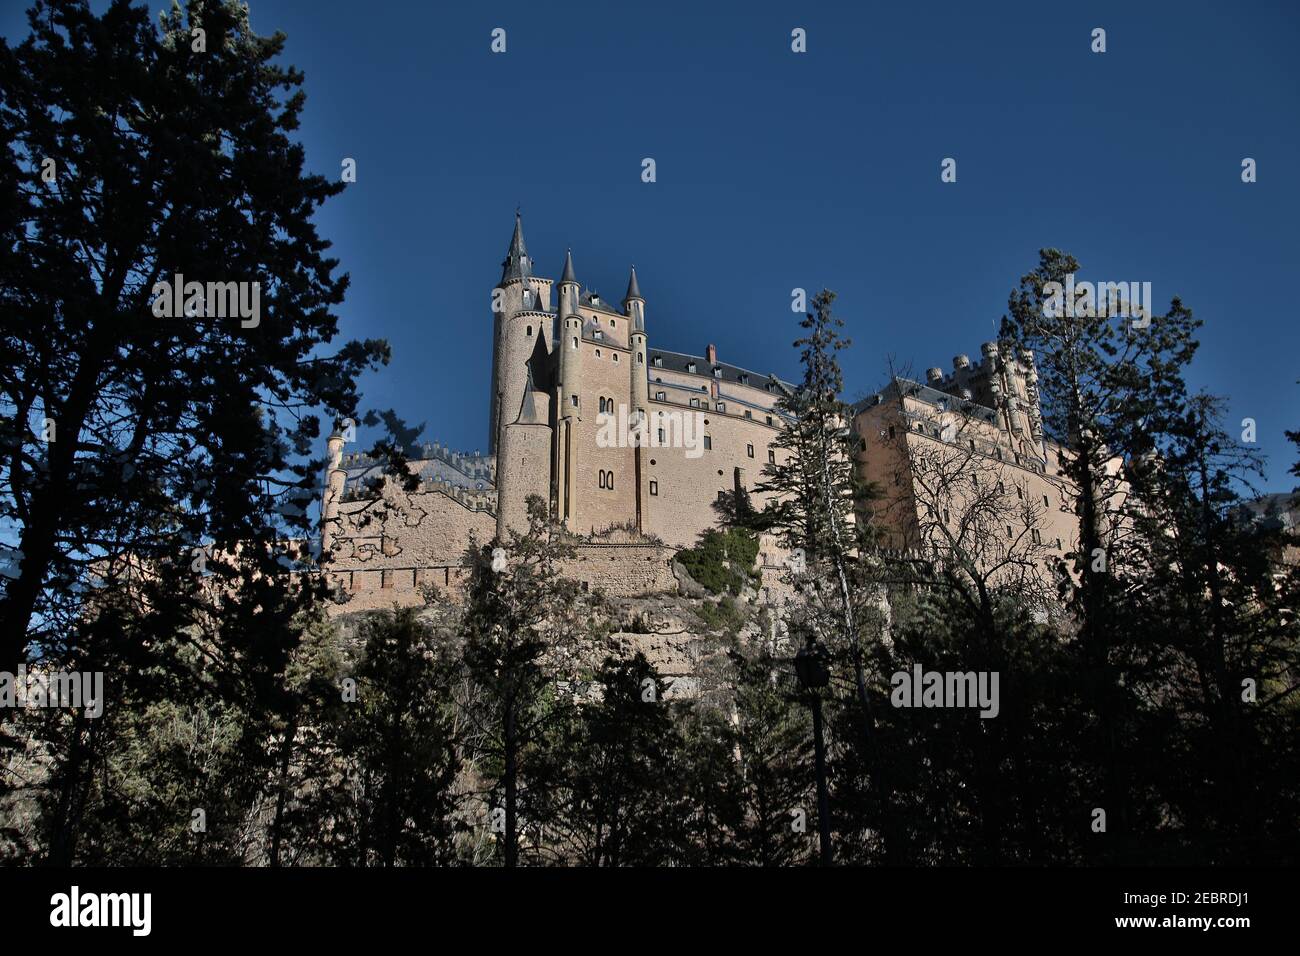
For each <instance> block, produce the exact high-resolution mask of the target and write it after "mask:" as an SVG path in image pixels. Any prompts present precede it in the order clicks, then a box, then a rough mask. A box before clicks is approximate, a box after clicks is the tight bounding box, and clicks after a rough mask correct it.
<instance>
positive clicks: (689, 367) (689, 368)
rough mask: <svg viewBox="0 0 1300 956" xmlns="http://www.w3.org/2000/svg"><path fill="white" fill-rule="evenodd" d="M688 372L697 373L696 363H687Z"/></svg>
mask: <svg viewBox="0 0 1300 956" xmlns="http://www.w3.org/2000/svg"><path fill="white" fill-rule="evenodd" d="M686 371H688V372H694V371H695V363H694V362H687V363H686Z"/></svg>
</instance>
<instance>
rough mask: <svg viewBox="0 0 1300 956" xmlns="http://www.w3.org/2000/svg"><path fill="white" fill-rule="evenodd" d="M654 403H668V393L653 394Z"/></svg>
mask: <svg viewBox="0 0 1300 956" xmlns="http://www.w3.org/2000/svg"><path fill="white" fill-rule="evenodd" d="M655 401H659V402H666V401H668V393H667V392H655Z"/></svg>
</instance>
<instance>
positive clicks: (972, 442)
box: [970, 438, 975, 451]
mask: <svg viewBox="0 0 1300 956" xmlns="http://www.w3.org/2000/svg"><path fill="white" fill-rule="evenodd" d="M970 450H971V451H974V450H975V439H973V438H972V439H971V440H970Z"/></svg>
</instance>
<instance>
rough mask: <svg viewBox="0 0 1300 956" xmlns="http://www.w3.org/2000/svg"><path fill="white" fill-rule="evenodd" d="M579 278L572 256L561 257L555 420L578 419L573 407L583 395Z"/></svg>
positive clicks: (578, 413)
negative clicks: (558, 359) (557, 395)
mask: <svg viewBox="0 0 1300 956" xmlns="http://www.w3.org/2000/svg"><path fill="white" fill-rule="evenodd" d="M578 295H579V286H578V276H577V274H576V273H575V272H574V270H573V252H572V251H569V252H566V253H565V254H564V272H563V273H562V274H561V275H560V296H559V303H558V308H559V320H560V321H559V327H560V342H559V349H560V363H559V364H560V387H559V402H560V407H559V408H557V409H556V410H555V417H556V419H557V420H558V419H561V418H564V417H566V416H569V415H573V416H575V417H580V415H581V409H580V408H579V407H578V406H577V405H574V404H573V399H574V398H575V397H580V396H581V395H582V316H581V315H579V313H578Z"/></svg>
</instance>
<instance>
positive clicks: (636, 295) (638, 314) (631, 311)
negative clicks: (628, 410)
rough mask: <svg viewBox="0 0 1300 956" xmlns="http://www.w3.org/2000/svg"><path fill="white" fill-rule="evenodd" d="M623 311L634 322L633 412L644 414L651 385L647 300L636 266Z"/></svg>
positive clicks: (630, 364) (631, 345)
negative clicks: (646, 364) (647, 353)
mask: <svg viewBox="0 0 1300 956" xmlns="http://www.w3.org/2000/svg"><path fill="white" fill-rule="evenodd" d="M623 311H624V312H625V313H626V314H627V317H628V319H630V320H631V322H632V332H631V335H630V336H629V338H628V346H629V347H630V348H631V349H632V361H631V362H630V363H629V365H628V372H629V374H630V375H631V376H632V392H631V394H632V410H633V411H634V412H637V411H639V412H641V413H643V414H644V413H646V411H647V409H648V407H649V404H650V392H649V388H650V385H649V378H648V377H647V375H646V367H645V353H646V333H645V299H643V298H641V289H640V287H639V286H638V285H637V282H636V266H633V267H632V276H631V278H629V279H628V281H627V295H625V296H623Z"/></svg>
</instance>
